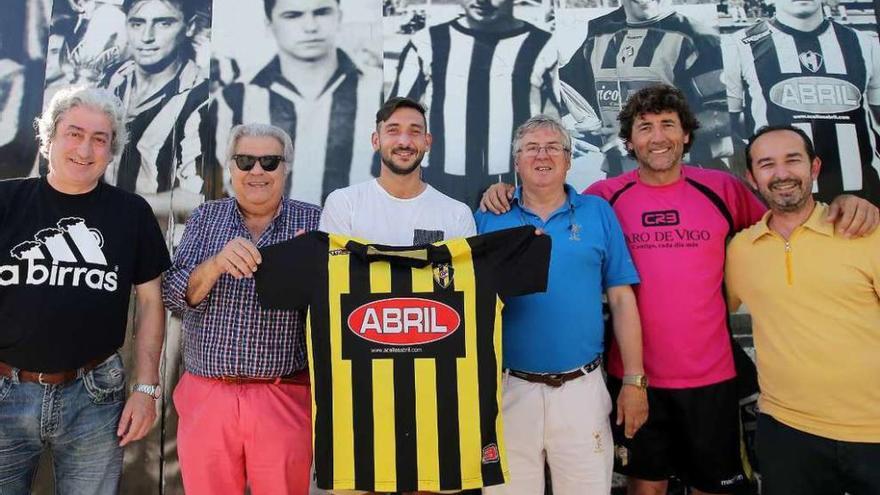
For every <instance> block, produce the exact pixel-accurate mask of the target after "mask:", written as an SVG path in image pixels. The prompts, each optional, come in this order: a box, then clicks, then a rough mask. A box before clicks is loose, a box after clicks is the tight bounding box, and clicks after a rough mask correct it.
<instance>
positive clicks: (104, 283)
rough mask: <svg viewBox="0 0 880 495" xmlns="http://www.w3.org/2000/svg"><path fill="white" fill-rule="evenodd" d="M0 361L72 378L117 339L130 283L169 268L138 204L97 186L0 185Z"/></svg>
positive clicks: (151, 222)
mask: <svg viewBox="0 0 880 495" xmlns="http://www.w3.org/2000/svg"><path fill="white" fill-rule="evenodd" d="M0 226H2V227H0V361H3V362H5V363H8V364H10V365H12V366H15V367H17V368H21V369H25V370H29V371H43V372H55V371H63V370H72V369H76V368H78V367H80V366H82V365H83V364H84V363H86V362H88V361H89V360H92V359H95V358H98V357H101V356H104V355H109V354H110V353H111V352H113V351H114V350H116V349H118V348H119V347H120V346H121V345H122V343H123V341H124V340H125V327H126V324H127V320H128V302H129V298H130V295H131V288H132V285H137V284H141V283H144V282H148V281H150V280H152V279H154V278H156V277H157V276H159V275H160V274H161V273H162V272H163V271H164V270H165V269H167V268H168V266H170V264H171V263H170V260H169V257H168V249H167V248H166V247H165V241H164V239H163V238H162V233H161V231H160V230H159V225H158V224H157V223H156V219H155V217H154V216H153V212H152V210H151V209H150V206H149V205H148V204H147V202H146V201H144V200H143V198H141V197H139V196H136V195H134V194H131V193H127V192H125V191H122V190H120V189H117V188H115V187H112V186H109V185H107V184H103V183H100V184H98V186H97V187H96V188H95V189H93V190H92V191H90V192H88V193H86V194H79V195H69V194H63V193H61V192H58V191H56V190H55V189H53V188H52V187H51V186H50V185H49V183H48V182H47V181H46V179H44V178H43V179H16V180H9V181H2V182H0Z"/></svg>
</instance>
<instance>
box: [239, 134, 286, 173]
mask: <svg viewBox="0 0 880 495" xmlns="http://www.w3.org/2000/svg"><path fill="white" fill-rule="evenodd" d="M243 137H273V138H275V139H277V140H278V142H279V143H281V146H283V147H284V152H283V156H284V162H285V163H287V165H288V167H287V170H288V171H290V170H292V164H293V141H292V140H291V139H290V136H289V135H288V134H287V133H286V132H284V129H282V128H280V127H278V126H274V125H270V124H257V123H250V124H239V125H237V126H235V127H233V128H232V131H230V132H229V143H228V144H227V148H226V161H227V163H228V162H229V161H231V160H232V155H234V154H235V147H236V146H237V145H238V140H239V139H241V138H243Z"/></svg>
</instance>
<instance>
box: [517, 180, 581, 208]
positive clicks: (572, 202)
mask: <svg viewBox="0 0 880 495" xmlns="http://www.w3.org/2000/svg"><path fill="white" fill-rule="evenodd" d="M563 187H565V197H566V200H565V204H563V205H562V206H561V207H560V209H562V208H565V209H569V208H570V209H574V208H576V207H577V205H578V202H577V198H578V197H579V196H580V194H578V192H577V190H575V188H574V187H572V186H570V185H568V184H564V186H563ZM513 201H514V203H515V204H516V205H517V206H519V207H520V208H522V209H523V210H524V211H528V210H526V207H525V205H523V203H522V186H518V187H517V188H516V190H515V191H514V192H513Z"/></svg>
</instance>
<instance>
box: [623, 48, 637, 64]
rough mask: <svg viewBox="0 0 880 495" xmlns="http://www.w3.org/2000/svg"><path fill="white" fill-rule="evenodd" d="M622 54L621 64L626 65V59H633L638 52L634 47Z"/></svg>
mask: <svg viewBox="0 0 880 495" xmlns="http://www.w3.org/2000/svg"><path fill="white" fill-rule="evenodd" d="M622 52H623V53H622V54H621V56H620V63H626V59H628V58H632V57H633V55H635V53H636V50H635V48H633V47H632V46H627V47H626V48H624V49H623V50H622Z"/></svg>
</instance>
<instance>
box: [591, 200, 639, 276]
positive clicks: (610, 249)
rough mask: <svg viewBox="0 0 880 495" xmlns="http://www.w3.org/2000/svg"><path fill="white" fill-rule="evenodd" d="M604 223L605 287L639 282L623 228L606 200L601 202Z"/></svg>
mask: <svg viewBox="0 0 880 495" xmlns="http://www.w3.org/2000/svg"><path fill="white" fill-rule="evenodd" d="M600 211H601V213H602V223H603V224H604V226H605V262H604V264H603V265H602V284H603V287H604V288H605V289H608V288H609V287H616V286H619V285H632V284H637V283H639V281H640V280H639V274H638V272H637V271H636V267H635V264H634V263H633V260H632V256H630V253H629V248H628V247H627V245H626V239H625V238H624V237H623V229H622V228H621V227H620V222H618V221H617V216H616V215H615V214H614V210H612V209H611V205H609V204H608V202H606V201H602V202H601V206H600Z"/></svg>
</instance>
